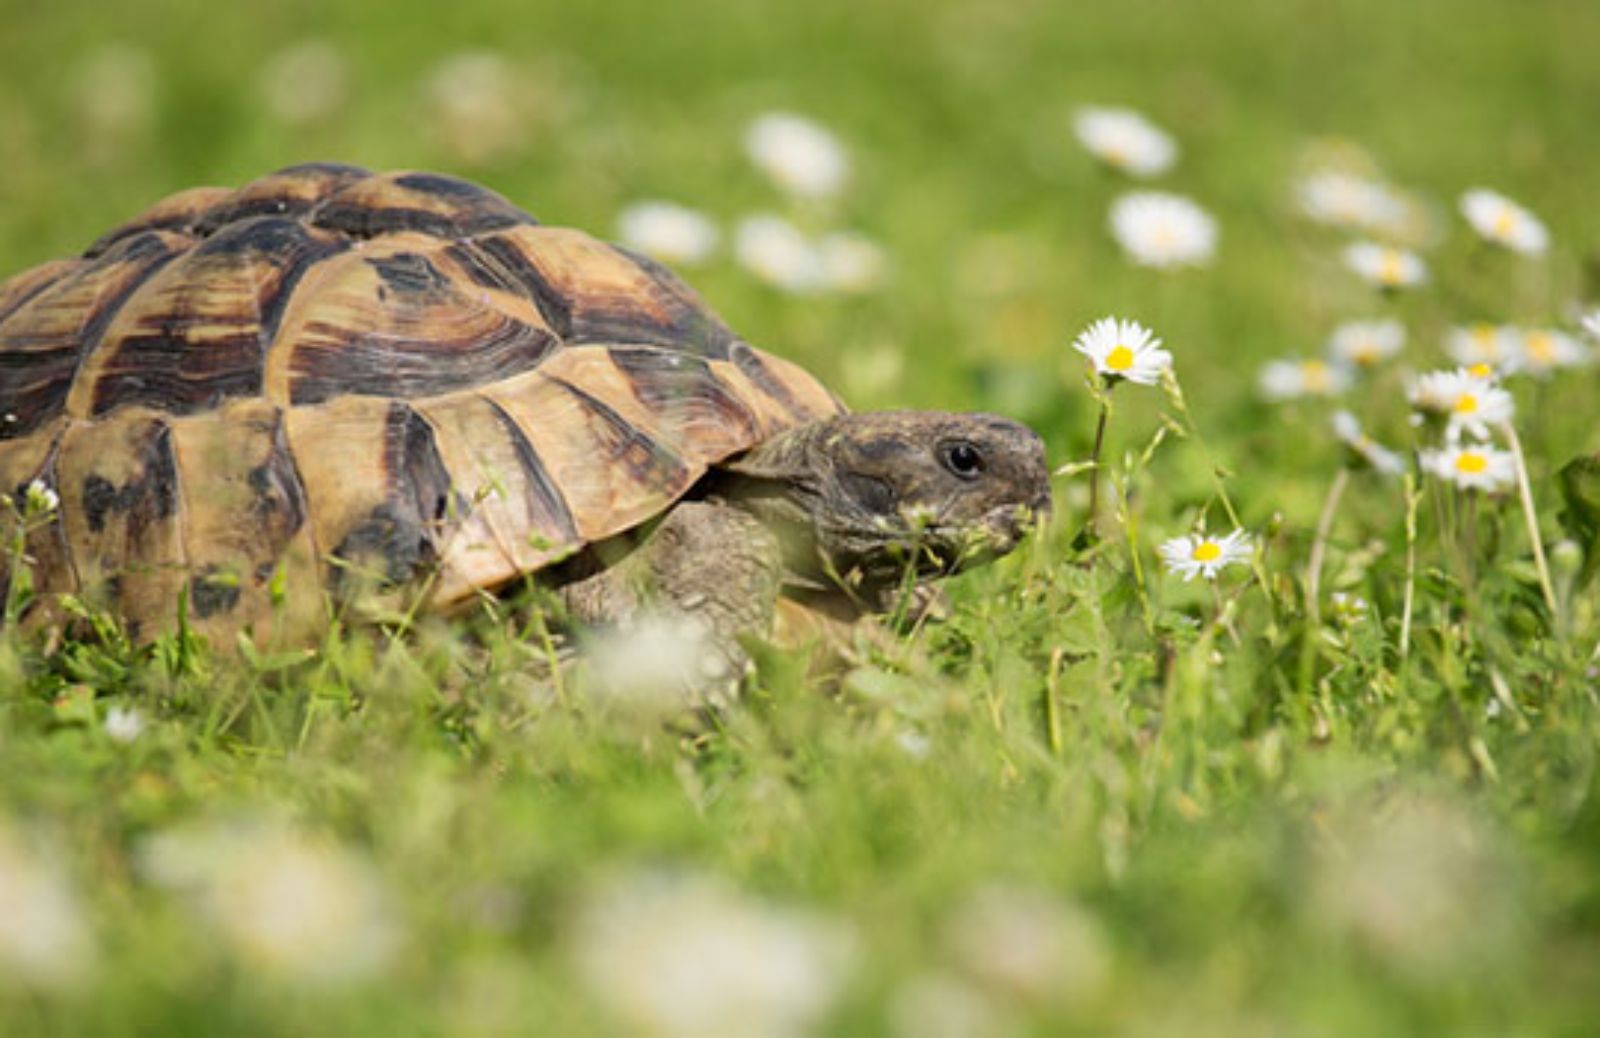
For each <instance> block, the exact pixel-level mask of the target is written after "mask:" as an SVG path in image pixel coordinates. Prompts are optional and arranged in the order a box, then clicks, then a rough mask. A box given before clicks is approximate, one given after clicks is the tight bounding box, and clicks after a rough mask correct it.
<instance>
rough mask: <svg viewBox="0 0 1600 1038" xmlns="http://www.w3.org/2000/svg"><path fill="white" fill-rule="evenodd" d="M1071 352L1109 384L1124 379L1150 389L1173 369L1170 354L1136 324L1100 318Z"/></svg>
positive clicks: (1080, 338)
mask: <svg viewBox="0 0 1600 1038" xmlns="http://www.w3.org/2000/svg"><path fill="white" fill-rule="evenodd" d="M1072 348H1073V349H1075V350H1077V351H1078V352H1079V353H1081V354H1083V355H1084V356H1085V357H1088V358H1089V360H1090V361H1091V362H1092V363H1093V364H1094V370H1095V372H1096V373H1097V374H1099V375H1101V376H1103V377H1104V378H1105V379H1106V381H1108V382H1115V381H1118V380H1121V379H1126V380H1127V381H1129V382H1136V383H1138V384H1139V385H1142V386H1153V385H1155V384H1156V383H1157V382H1159V381H1160V380H1161V373H1162V372H1163V371H1166V370H1168V369H1169V368H1171V367H1172V354H1170V353H1168V352H1167V351H1166V350H1164V349H1162V348H1161V340H1160V339H1157V338H1156V337H1155V336H1154V335H1153V334H1152V333H1151V332H1150V330H1149V329H1148V328H1146V327H1144V326H1143V325H1141V324H1140V323H1139V322H1138V321H1123V320H1118V319H1117V318H1115V317H1102V318H1101V319H1100V320H1098V321H1096V322H1094V323H1093V324H1091V325H1090V326H1089V327H1088V328H1087V329H1086V330H1085V331H1084V332H1083V334H1081V335H1079V336H1078V338H1077V340H1076V341H1075V342H1073V344H1072Z"/></svg>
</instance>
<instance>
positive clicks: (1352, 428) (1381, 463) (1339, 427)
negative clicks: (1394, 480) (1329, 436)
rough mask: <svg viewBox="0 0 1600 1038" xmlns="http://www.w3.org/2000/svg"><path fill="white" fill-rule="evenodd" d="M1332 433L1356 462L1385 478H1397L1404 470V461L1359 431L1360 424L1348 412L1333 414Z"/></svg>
mask: <svg viewBox="0 0 1600 1038" xmlns="http://www.w3.org/2000/svg"><path fill="white" fill-rule="evenodd" d="M1333 433H1334V435H1335V436H1337V437H1339V442H1341V443H1343V444H1344V445H1345V446H1346V447H1347V448H1349V450H1350V453H1351V454H1353V455H1354V456H1355V457H1356V459H1357V460H1358V461H1360V462H1361V463H1363V464H1365V465H1368V466H1370V467H1371V468H1372V469H1373V470H1374V471H1376V472H1379V473H1381V474H1383V475H1385V476H1398V475H1400V474H1401V473H1403V472H1404V471H1405V470H1406V462H1405V459H1404V458H1402V457H1401V456H1400V455H1399V454H1397V453H1396V452H1394V451H1392V450H1390V449H1389V448H1387V447H1385V446H1383V445H1382V444H1380V443H1377V442H1376V441H1374V440H1373V439H1372V438H1371V437H1370V436H1368V435H1367V434H1366V433H1365V432H1363V431H1362V430H1361V423H1360V422H1359V421H1358V420H1357V419H1356V416H1355V415H1353V414H1351V413H1350V412H1349V411H1335V412H1334V413H1333Z"/></svg>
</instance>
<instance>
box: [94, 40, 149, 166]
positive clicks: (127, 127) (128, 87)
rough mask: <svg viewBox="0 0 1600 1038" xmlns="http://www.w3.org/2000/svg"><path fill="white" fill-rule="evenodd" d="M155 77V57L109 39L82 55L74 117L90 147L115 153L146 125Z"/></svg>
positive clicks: (142, 130) (144, 128)
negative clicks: (104, 43) (108, 41)
mask: <svg viewBox="0 0 1600 1038" xmlns="http://www.w3.org/2000/svg"><path fill="white" fill-rule="evenodd" d="M157 80H158V76H157V69H156V61H155V59H154V58H153V57H151V56H150V53H149V52H148V51H145V50H141V49H140V48H137V47H133V46H130V45H128V44H124V43H111V44H107V45H105V46H103V47H100V48H98V49H96V50H94V51H92V52H90V53H89V54H88V55H87V56H85V58H84V59H83V62H82V64H80V65H79V66H78V69H77V75H76V77H75V82H74V84H73V86H74V88H75V93H76V95H77V96H76V98H75V100H76V102H77V110H78V118H79V119H80V120H81V122H82V124H83V128H84V130H85V132H86V135H87V137H88V139H89V140H90V142H91V145H92V146H93V147H95V148H97V149H99V148H108V149H111V150H112V151H115V150H116V149H118V148H120V147H121V146H123V145H125V144H127V143H128V142H129V141H130V140H131V139H133V138H135V137H137V136H138V135H139V134H141V133H143V132H144V131H145V130H147V129H148V128H149V127H150V124H151V123H152V122H154V120H155V116H156V109H157V96H156V91H157V86H158V82H157ZM101 157H105V156H101Z"/></svg>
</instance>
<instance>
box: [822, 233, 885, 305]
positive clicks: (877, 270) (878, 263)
mask: <svg viewBox="0 0 1600 1038" xmlns="http://www.w3.org/2000/svg"><path fill="white" fill-rule="evenodd" d="M816 248H817V256H818V259H819V260H820V261H821V263H822V279H823V281H824V282H825V283H826V284H827V286H828V287H829V288H831V289H833V290H835V291H837V292H869V291H871V290H872V289H874V288H877V287H878V285H879V284H881V283H882V281H883V277H884V273H885V271H887V270H888V266H889V264H888V260H887V259H886V258H885V257H884V254H883V249H882V248H880V247H879V246H878V243H877V242H875V241H873V240H872V239H871V238H868V237H867V236H866V235H864V234H858V233H856V232H855V231H835V232H833V233H832V234H825V235H823V236H822V238H821V239H820V240H818V242H817V245H816Z"/></svg>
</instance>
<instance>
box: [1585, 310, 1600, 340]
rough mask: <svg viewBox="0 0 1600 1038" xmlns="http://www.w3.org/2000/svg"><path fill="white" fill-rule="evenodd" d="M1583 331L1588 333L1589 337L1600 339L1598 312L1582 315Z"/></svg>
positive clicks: (1599, 313)
mask: <svg viewBox="0 0 1600 1038" xmlns="http://www.w3.org/2000/svg"><path fill="white" fill-rule="evenodd" d="M1583 330H1584V331H1586V332H1588V333H1589V335H1590V337H1592V338H1595V339H1600V310H1595V311H1592V312H1590V313H1588V314H1585V315H1584V318H1583Z"/></svg>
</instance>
